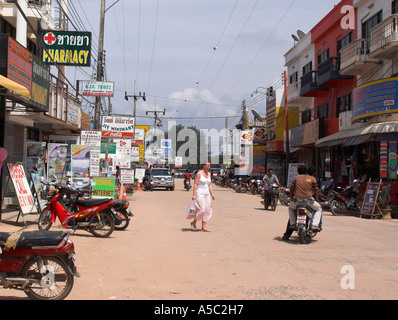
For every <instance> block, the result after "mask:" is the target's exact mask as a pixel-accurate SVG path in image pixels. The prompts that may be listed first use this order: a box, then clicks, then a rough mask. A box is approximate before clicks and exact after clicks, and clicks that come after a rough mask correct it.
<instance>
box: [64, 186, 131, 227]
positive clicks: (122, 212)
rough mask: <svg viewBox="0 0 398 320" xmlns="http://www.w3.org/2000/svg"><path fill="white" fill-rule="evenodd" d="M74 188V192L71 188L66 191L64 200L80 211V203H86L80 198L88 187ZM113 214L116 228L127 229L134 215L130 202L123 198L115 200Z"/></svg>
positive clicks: (85, 193) (69, 205) (75, 210)
mask: <svg viewBox="0 0 398 320" xmlns="http://www.w3.org/2000/svg"><path fill="white" fill-rule="evenodd" d="M73 190H74V193H73V192H72V190H69V191H68V192H67V193H66V198H64V202H65V203H66V205H67V206H68V207H69V208H70V209H71V210H72V212H77V211H79V207H78V206H79V205H82V206H84V205H85V203H84V201H83V202H82V201H80V199H81V197H83V196H85V195H87V190H88V189H87V188H86V187H83V188H80V187H77V188H73ZM86 199H87V198H86ZM87 200H88V199H87ZM112 209H113V210H112ZM111 215H112V217H113V220H114V222H115V230H125V229H126V228H127V227H128V226H129V224H130V217H133V216H134V215H133V214H132V212H131V207H130V203H129V202H128V201H126V200H123V199H115V200H114V205H113V207H112V208H111Z"/></svg>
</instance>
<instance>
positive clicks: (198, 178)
mask: <svg viewBox="0 0 398 320" xmlns="http://www.w3.org/2000/svg"><path fill="white" fill-rule="evenodd" d="M201 169H202V170H200V171H199V172H197V173H196V175H195V183H194V187H193V195H192V200H193V202H194V206H195V212H194V213H191V214H188V216H187V219H192V218H193V221H192V222H191V227H192V229H193V230H196V222H197V221H198V220H202V231H206V232H210V230H209V229H207V223H208V221H209V220H210V218H211V216H212V215H213V209H212V207H211V201H212V199H213V200H215V199H216V198H215V197H214V193H213V189H212V187H211V177H210V172H209V171H210V162H208V163H207V164H204V165H201Z"/></svg>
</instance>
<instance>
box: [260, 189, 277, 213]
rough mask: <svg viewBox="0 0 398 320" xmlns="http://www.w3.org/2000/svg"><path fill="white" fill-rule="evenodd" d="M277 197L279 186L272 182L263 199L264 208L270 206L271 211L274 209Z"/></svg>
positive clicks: (266, 208)
mask: <svg viewBox="0 0 398 320" xmlns="http://www.w3.org/2000/svg"><path fill="white" fill-rule="evenodd" d="M278 198H279V187H278V185H277V184H273V185H272V186H271V188H269V190H268V194H267V198H266V199H264V209H265V210H268V207H271V210H272V211H275V210H276V206H277V204H278Z"/></svg>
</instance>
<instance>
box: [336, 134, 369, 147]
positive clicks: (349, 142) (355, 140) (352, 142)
mask: <svg viewBox="0 0 398 320" xmlns="http://www.w3.org/2000/svg"><path fill="white" fill-rule="evenodd" d="M372 136H373V134H364V135H361V136H356V137H351V138H348V139H345V140H344V141H343V147H349V146H357V145H358V144H361V143H365V142H368V141H371V140H372Z"/></svg>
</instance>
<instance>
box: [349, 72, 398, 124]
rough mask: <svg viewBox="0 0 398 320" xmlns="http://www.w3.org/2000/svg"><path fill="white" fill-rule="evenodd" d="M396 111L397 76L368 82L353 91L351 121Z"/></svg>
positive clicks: (397, 106)
mask: <svg viewBox="0 0 398 320" xmlns="http://www.w3.org/2000/svg"><path fill="white" fill-rule="evenodd" d="M396 112H398V78H389V79H383V80H379V81H375V82H370V83H368V84H365V85H363V86H360V87H358V88H356V89H355V90H354V91H353V108H352V119H353V121H356V120H360V119H364V118H371V117H375V116H379V115H383V114H390V113H396Z"/></svg>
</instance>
